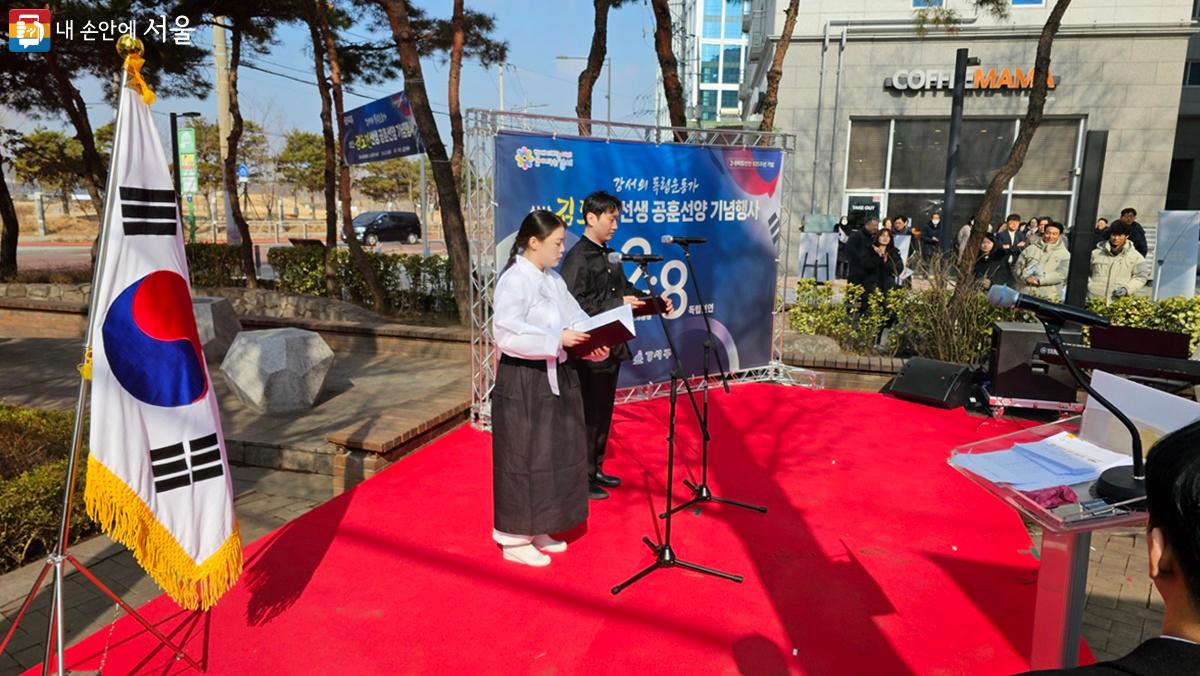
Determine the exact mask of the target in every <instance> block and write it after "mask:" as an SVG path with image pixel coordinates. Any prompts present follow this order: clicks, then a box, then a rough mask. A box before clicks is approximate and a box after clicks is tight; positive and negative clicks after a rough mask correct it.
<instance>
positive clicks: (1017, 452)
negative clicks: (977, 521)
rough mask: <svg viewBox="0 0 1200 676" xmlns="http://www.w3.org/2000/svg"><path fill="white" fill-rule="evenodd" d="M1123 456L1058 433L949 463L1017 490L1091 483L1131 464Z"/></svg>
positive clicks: (961, 455) (1077, 438)
mask: <svg viewBox="0 0 1200 676" xmlns="http://www.w3.org/2000/svg"><path fill="white" fill-rule="evenodd" d="M1132 463H1133V460H1132V458H1130V457H1129V456H1127V455H1123V454H1121V453H1114V452H1112V451H1110V450H1107V449H1104V448H1101V447H1099V446H1097V445H1095V444H1093V443H1090V442H1087V441H1084V440H1083V439H1080V438H1079V437H1077V436H1075V435H1073V434H1070V433H1067V432H1060V433H1059V434H1056V435H1054V436H1052V437H1047V438H1045V439H1042V440H1041V441H1032V442H1028V443H1022V444H1017V445H1015V446H1013V447H1012V448H1011V449H1009V450H1007V451H994V452H992V453H960V454H959V455H956V456H954V457H953V458H951V459H950V464H952V465H954V466H956V467H961V468H963V469H966V470H969V471H971V472H972V473H974V474H977V475H979V476H981V477H983V478H984V479H987V480H988V481H991V482H992V483H996V484H1009V485H1011V486H1012V487H1013V488H1015V489H1017V490H1019V491H1036V490H1041V489H1043V488H1051V487H1053V486H1070V485H1072V484H1079V483H1084V482H1087V481H1094V480H1096V479H1097V478H1098V477H1099V476H1100V473H1101V472H1103V471H1104V470H1106V469H1108V468H1110V467H1119V466H1121V465H1129V464H1132Z"/></svg>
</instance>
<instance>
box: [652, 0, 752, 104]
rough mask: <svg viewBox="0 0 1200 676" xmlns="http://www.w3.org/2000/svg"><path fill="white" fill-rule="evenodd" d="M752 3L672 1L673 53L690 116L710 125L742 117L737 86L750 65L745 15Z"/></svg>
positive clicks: (738, 1) (740, 0)
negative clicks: (748, 61)
mask: <svg viewBox="0 0 1200 676" xmlns="http://www.w3.org/2000/svg"><path fill="white" fill-rule="evenodd" d="M748 4H749V2H748V0H675V1H674V2H672V4H671V9H672V21H673V23H674V25H675V41H674V42H675V54H676V58H678V59H679V72H680V79H682V81H683V88H684V97H685V109H686V110H687V111H688V119H689V122H692V123H694V124H699V125H705V126H707V125H715V124H725V125H728V124H730V123H734V124H736V123H739V122H740V121H741V105H740V101H739V98H738V92H739V89H740V86H741V83H742V78H743V75H744V73H745V68H746V44H747V36H746V33H745V32H744V30H743V23H744V21H743V19H744V17H745V14H746V9H747V6H748ZM664 117H665V116H664ZM659 122H660V124H662V123H664V122H665V120H660V121H659Z"/></svg>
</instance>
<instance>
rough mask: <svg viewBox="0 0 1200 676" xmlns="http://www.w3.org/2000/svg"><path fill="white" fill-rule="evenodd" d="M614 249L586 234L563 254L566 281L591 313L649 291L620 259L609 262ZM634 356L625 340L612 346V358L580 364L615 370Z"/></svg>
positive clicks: (619, 304)
mask: <svg viewBox="0 0 1200 676" xmlns="http://www.w3.org/2000/svg"><path fill="white" fill-rule="evenodd" d="M612 251H613V250H612V249H610V248H608V247H606V246H603V245H600V244H597V243H595V242H593V241H592V240H591V239H588V238H587V237H586V236H584V237H580V238H579V241H578V242H576V243H575V246H573V247H571V250H570V251H568V252H567V255H566V256H563V262H562V268H561V274H562V278H563V281H565V282H566V283H567V288H568V289H570V291H571V295H572V296H575V300H577V301H579V306H580V307H582V308H583V311H584V312H586V313H588V314H589V315H596V314H599V313H601V312H605V311H607V310H611V309H613V308H617V307H620V306H621V305H622V304H623V303H624V302H625V300H624V299H625V296H637V297H639V298H645V297H647V295H648V294H647V293H646V292H644V291H641V290H639V289H637V288H635V287H634V286H633V284H630V283H629V280H628V279H626V277H625V269H624V268H623V267H622V266H621V264H620V263H609V262H608V255H609V254H610V253H612ZM632 357H633V354H632V353H631V352H630V350H629V345H627V344H625V343H621V344H620V345H617V346H615V347H614V348H613V349H612V353H611V354H610V355H609V357H608V359H605V360H604V361H601V362H591V361H580V364H581V365H582V366H583V367H585V368H590V369H593V370H597V371H603V370H611V369H613V368H616V367H617V366H619V365H620V362H623V361H627V360H629V359H631V358H632Z"/></svg>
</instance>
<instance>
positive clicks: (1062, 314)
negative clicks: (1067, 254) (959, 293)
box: [987, 284, 1109, 326]
mask: <svg viewBox="0 0 1200 676" xmlns="http://www.w3.org/2000/svg"><path fill="white" fill-rule="evenodd" d="M987 301H988V303H989V304H990V305H994V306H996V307H1004V308H1011V307H1016V308H1020V309H1022V310H1029V311H1030V312H1032V313H1034V314H1036V315H1038V316H1039V317H1044V318H1047V319H1052V320H1055V321H1059V322H1075V323H1076V324H1084V325H1087V326H1108V325H1109V321H1108V318H1107V317H1101V316H1100V315H1098V314H1093V313H1091V312H1088V311H1087V310H1080V309H1079V308H1077V307H1072V306H1070V305H1063V304H1061V303H1052V302H1050V301H1048V300H1042V299H1041V298H1035V297H1033V296H1030V295H1027V294H1024V293H1018V292H1017V291H1015V290H1013V289H1010V288H1009V287H1007V286H1001V285H999V284H996V285H994V286H993V287H992V288H991V289H989V290H988V294H987Z"/></svg>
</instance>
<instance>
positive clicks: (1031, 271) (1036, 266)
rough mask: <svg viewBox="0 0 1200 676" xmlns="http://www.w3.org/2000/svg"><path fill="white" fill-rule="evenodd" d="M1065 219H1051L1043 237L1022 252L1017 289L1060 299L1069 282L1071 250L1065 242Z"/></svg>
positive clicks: (1018, 260) (1018, 265) (1047, 298)
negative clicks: (1061, 221) (1063, 223)
mask: <svg viewBox="0 0 1200 676" xmlns="http://www.w3.org/2000/svg"><path fill="white" fill-rule="evenodd" d="M1062 231H1063V226H1062V223H1050V224H1049V225H1047V226H1046V229H1045V231H1044V232H1042V241H1040V242H1038V243H1037V244H1032V245H1030V246H1029V247H1027V248H1026V249H1025V251H1024V252H1022V253H1021V257H1020V258H1018V259H1017V264H1016V266H1015V267H1014V268H1013V274H1014V275H1016V277H1017V284H1018V288H1017V290H1018V291H1020V292H1021V293H1024V294H1028V295H1030V296H1035V297H1037V298H1041V299H1043V300H1049V301H1053V302H1055V303H1061V302H1062V299H1063V294H1064V293H1065V292H1066V286H1067V269H1068V268H1069V267H1070V265H1071V252H1069V251H1067V247H1066V246H1065V245H1064V244H1063V242H1062Z"/></svg>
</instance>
